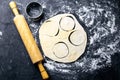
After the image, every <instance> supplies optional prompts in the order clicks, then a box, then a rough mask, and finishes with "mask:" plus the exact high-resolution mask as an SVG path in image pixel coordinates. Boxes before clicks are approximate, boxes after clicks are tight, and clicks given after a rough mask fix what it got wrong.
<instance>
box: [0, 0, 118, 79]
mask: <svg viewBox="0 0 120 80" xmlns="http://www.w3.org/2000/svg"><path fill="white" fill-rule="evenodd" d="M15 1H16V2H17V5H18V8H19V11H20V13H22V14H23V15H24V16H25V18H26V19H27V22H28V24H29V26H30V29H31V31H32V33H33V35H34V38H35V39H36V42H37V44H38V46H39V47H40V44H39V37H38V29H39V25H41V24H42V23H43V22H44V20H46V19H48V18H50V17H52V16H54V15H57V14H60V13H72V14H74V15H75V16H76V18H77V19H78V20H79V21H80V23H81V24H82V25H83V27H84V29H85V30H86V32H87V35H88V43H87V48H86V51H85V53H84V54H83V55H82V56H81V57H80V58H79V59H78V60H77V61H75V62H73V63H69V64H63V63H58V62H54V61H52V60H50V59H48V58H46V57H45V63H44V66H45V67H46V69H47V71H48V73H49V75H50V78H51V80H120V1H119V0H37V1H38V2H40V3H41V4H42V6H43V8H44V14H43V15H42V17H41V20H40V21H37V22H33V21H31V20H30V19H28V17H27V16H26V14H25V6H26V4H27V3H28V2H29V1H31V0H25V1H23V0H15ZM9 2H10V0H0V80H42V79H41V76H40V74H39V71H38V69H37V67H36V66H34V65H33V64H32V62H31V60H30V58H29V56H28V54H27V52H26V50H25V47H24V45H23V43H22V41H21V38H20V36H19V34H18V32H17V30H16V27H15V25H14V23H13V20H12V19H13V17H14V15H13V13H12V11H11V10H10V8H9V6H8V3H9Z"/></svg>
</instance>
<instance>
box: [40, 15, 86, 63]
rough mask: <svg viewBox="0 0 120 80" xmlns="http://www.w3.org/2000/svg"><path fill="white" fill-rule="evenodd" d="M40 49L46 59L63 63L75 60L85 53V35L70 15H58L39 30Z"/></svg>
mask: <svg viewBox="0 0 120 80" xmlns="http://www.w3.org/2000/svg"><path fill="white" fill-rule="evenodd" d="M39 39H40V44H41V48H42V50H43V53H44V55H45V56H46V57H48V58H50V59H52V60H54V61H57V62H63V63H70V62H74V61H75V60H77V59H78V58H79V57H80V56H81V55H82V54H83V53H84V51H85V48H86V44H87V35H86V32H85V30H84V29H83V27H82V26H81V25H80V24H79V22H78V21H77V19H76V18H75V17H74V16H73V15H72V14H59V15H57V16H54V17H52V18H50V19H48V20H46V21H45V22H44V23H43V24H42V25H41V27H40V29H39Z"/></svg>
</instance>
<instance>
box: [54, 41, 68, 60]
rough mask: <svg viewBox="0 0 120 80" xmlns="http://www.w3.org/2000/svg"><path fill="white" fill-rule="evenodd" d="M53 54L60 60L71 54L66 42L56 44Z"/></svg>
mask: <svg viewBox="0 0 120 80" xmlns="http://www.w3.org/2000/svg"><path fill="white" fill-rule="evenodd" d="M53 53H54V54H55V56H56V57H58V58H64V57H66V56H67V55H68V54H69V49H68V47H67V45H66V44H65V43H64V42H59V43H57V44H55V46H54V48H53Z"/></svg>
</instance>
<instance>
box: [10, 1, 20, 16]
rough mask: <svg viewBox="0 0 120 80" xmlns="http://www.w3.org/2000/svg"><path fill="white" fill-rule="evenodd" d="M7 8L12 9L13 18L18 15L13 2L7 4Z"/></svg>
mask: <svg viewBox="0 0 120 80" xmlns="http://www.w3.org/2000/svg"><path fill="white" fill-rule="evenodd" d="M9 6H10V8H11V9H12V11H13V13H14V15H15V16H16V15H18V14H19V12H18V9H17V6H16V3H15V2H14V1H11V2H10V3H9Z"/></svg>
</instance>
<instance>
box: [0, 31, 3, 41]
mask: <svg viewBox="0 0 120 80" xmlns="http://www.w3.org/2000/svg"><path fill="white" fill-rule="evenodd" d="M2 35H3V34H2V32H1V31H0V39H2Z"/></svg>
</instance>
